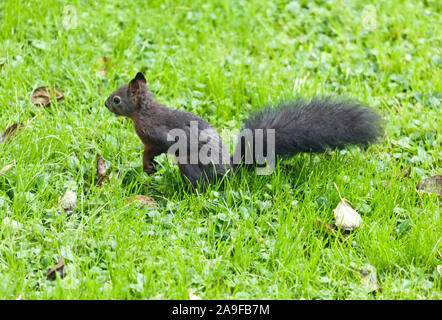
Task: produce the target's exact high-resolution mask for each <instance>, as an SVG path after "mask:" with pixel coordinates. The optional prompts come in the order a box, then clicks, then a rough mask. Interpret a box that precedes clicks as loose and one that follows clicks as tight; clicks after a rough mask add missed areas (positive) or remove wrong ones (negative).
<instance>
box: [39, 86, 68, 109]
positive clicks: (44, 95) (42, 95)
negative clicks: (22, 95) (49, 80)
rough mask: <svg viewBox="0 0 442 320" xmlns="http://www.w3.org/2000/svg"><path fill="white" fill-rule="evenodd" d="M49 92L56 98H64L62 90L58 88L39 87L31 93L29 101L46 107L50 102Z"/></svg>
mask: <svg viewBox="0 0 442 320" xmlns="http://www.w3.org/2000/svg"><path fill="white" fill-rule="evenodd" d="M51 93H53V94H54V96H55V98H56V99H57V100H60V99H62V98H64V94H63V92H61V90H60V89H58V88H48V87H39V88H37V89H35V90H34V92H33V93H32V97H31V101H32V103H33V104H35V105H37V106H38V105H43V106H44V107H47V106H48V105H50V104H51Z"/></svg>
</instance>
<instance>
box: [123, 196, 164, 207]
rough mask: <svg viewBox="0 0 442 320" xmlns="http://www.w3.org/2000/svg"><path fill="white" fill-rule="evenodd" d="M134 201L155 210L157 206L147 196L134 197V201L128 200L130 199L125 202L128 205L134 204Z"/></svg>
mask: <svg viewBox="0 0 442 320" xmlns="http://www.w3.org/2000/svg"><path fill="white" fill-rule="evenodd" d="M134 201H139V202H141V203H142V204H143V205H146V206H151V207H153V208H156V207H157V204H156V202H155V200H154V199H153V198H151V197H148V196H143V195H137V196H135V198H134V199H130V198H129V199H128V200H127V202H128V203H129V202H134Z"/></svg>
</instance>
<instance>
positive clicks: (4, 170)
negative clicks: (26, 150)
mask: <svg viewBox="0 0 442 320" xmlns="http://www.w3.org/2000/svg"><path fill="white" fill-rule="evenodd" d="M13 166H14V164H13V163H11V164H8V165H7V166H4V167H3V168H2V169H1V170H0V176H1V175H2V174H4V173H5V172H6V171H8V170H9V169H11V168H12V167H13Z"/></svg>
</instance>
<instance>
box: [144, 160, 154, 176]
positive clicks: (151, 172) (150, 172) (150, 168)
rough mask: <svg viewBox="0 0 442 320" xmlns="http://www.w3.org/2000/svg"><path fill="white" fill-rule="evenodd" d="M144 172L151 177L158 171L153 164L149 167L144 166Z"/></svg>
mask: <svg viewBox="0 0 442 320" xmlns="http://www.w3.org/2000/svg"><path fill="white" fill-rule="evenodd" d="M155 163H156V161H155ZM143 171H144V172H146V173H147V174H149V175H150V174H154V173H155V172H157V170H156V169H155V167H154V166H153V163H149V164H148V165H145V166H143Z"/></svg>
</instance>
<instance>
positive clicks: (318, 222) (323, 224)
mask: <svg viewBox="0 0 442 320" xmlns="http://www.w3.org/2000/svg"><path fill="white" fill-rule="evenodd" d="M316 225H318V226H319V227H321V228H322V229H323V230H324V231H326V232H331V233H333V234H336V230H335V228H334V227H333V225H332V224H330V223H327V222H324V221H322V220H321V219H316Z"/></svg>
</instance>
